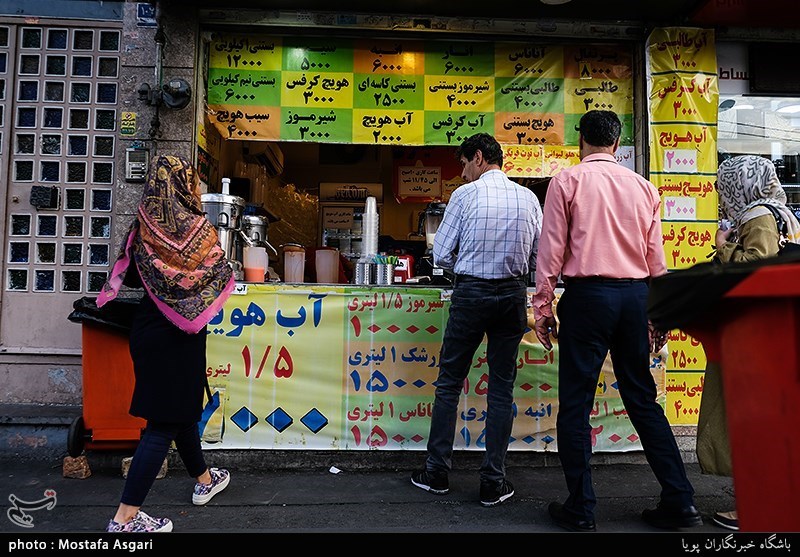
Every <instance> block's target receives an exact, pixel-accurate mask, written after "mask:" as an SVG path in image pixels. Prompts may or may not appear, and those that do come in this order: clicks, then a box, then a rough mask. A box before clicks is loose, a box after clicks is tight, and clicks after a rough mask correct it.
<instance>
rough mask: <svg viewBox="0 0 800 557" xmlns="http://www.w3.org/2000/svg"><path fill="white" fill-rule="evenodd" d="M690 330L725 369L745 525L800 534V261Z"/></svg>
mask: <svg viewBox="0 0 800 557" xmlns="http://www.w3.org/2000/svg"><path fill="white" fill-rule="evenodd" d="M682 329H683V330H684V331H685V332H687V333H688V334H690V335H692V336H694V337H695V338H697V339H698V340H700V341H701V342H702V343H703V348H704V349H705V352H706V357H707V359H708V360H709V361H712V362H717V363H719V365H720V368H721V371H722V374H723V388H724V392H725V405H726V410H727V419H728V431H729V435H730V441H731V457H732V462H733V481H734V489H735V495H736V508H737V512H738V515H739V527H740V530H742V531H748V532H800V512H798V511H797V502H798V501H800V474H798V470H800V434H799V433H798V429H799V428H800V356H799V355H798V351H799V350H800V264H794V263H793V264H788V265H787V264H781V265H770V266H764V267H761V268H759V269H757V270H756V271H754V272H753V273H752V274H750V275H749V276H747V277H746V278H745V279H744V280H742V281H741V282H740V283H739V284H738V285H736V286H734V287H733V288H732V289H731V290H729V291H728V292H727V293H726V294H725V295H724V296H723V297H722V299H721V300H720V301H719V302H718V303H717V305H716V307H715V310H714V311H713V312H709V314H707V315H705V316H704V317H703V318H701V319H697V320H695V321H694V322H692V323H690V324H688V325H686V326H684V327H682Z"/></svg>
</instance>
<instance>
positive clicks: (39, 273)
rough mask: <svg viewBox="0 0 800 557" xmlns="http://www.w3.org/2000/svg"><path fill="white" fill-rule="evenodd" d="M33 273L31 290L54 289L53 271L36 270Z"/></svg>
mask: <svg viewBox="0 0 800 557" xmlns="http://www.w3.org/2000/svg"><path fill="white" fill-rule="evenodd" d="M33 275H34V285H33V290H34V291H35V292H53V291H55V278H56V272H55V271H50V270H47V271H44V270H38V269H37V270H36V271H34V273H33Z"/></svg>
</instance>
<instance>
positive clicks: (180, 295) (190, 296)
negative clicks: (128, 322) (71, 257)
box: [97, 155, 235, 333]
mask: <svg viewBox="0 0 800 557" xmlns="http://www.w3.org/2000/svg"><path fill="white" fill-rule="evenodd" d="M131 261H133V262H135V264H136V269H133V271H132V272H136V271H137V270H138V272H139V276H140V277H141V279H142V283H143V284H144V288H145V291H146V292H147V295H149V296H150V298H151V299H152V300H153V302H155V304H156V306H158V308H159V309H160V310H161V312H162V313H163V314H164V315H165V316H166V317H167V319H169V320H170V321H171V322H172V323H174V324H175V325H177V326H178V327H180V328H181V329H182V330H184V331H186V332H187V333H196V332H198V331H200V330H201V329H202V328H203V327H205V326H206V325H207V324H208V322H209V321H210V320H211V319H212V318H213V317H214V316H215V315H216V314H217V313H218V312H219V310H220V308H221V307H222V305H223V303H224V302H225V300H226V299H227V298H228V297H229V296H230V294H231V292H232V291H233V287H234V285H235V281H234V278H233V272H232V270H231V268H230V266H229V265H228V262H227V260H226V258H225V252H224V251H223V249H222V247H221V246H220V244H219V238H218V236H217V230H216V229H215V228H214V226H213V225H212V224H211V222H209V220H208V219H207V218H206V217H205V215H204V214H203V209H202V204H201V202H200V190H199V184H198V179H197V174H196V172H195V170H194V168H193V167H192V165H191V164H190V163H189V162H188V161H186V160H184V159H182V158H179V157H174V156H169V155H161V156H157V157H154V159H153V161H152V163H151V167H150V173H149V175H148V180H147V183H146V184H145V187H144V190H143V192H142V199H141V201H140V202H139V208H138V210H137V218H136V220H134V221H133V223H132V224H131V228H130V231H129V233H128V236H127V241H126V242H125V244H124V245H123V246H122V247H121V249H120V254H119V257H118V258H117V261H116V263H115V264H114V267H113V269H112V271H111V275H110V277H109V279H108V281H107V282H106V283H105V285H103V288H102V290H101V292H100V294H99V295H98V297H97V306H98V307H102V305H103V304H105V303H106V302H108V301H109V300H112V299H114V298H115V297H116V296H117V294H118V293H119V290H120V288H121V287H122V283H123V280H124V278H125V274H126V272H128V271H129V268H130V263H131Z"/></svg>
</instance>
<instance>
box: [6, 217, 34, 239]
mask: <svg viewBox="0 0 800 557" xmlns="http://www.w3.org/2000/svg"><path fill="white" fill-rule="evenodd" d="M30 235H31V216H30V215H11V236H30Z"/></svg>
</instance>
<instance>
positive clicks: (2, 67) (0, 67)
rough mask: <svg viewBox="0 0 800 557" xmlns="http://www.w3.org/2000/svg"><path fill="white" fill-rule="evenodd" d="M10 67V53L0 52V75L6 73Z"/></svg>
mask: <svg viewBox="0 0 800 557" xmlns="http://www.w3.org/2000/svg"><path fill="white" fill-rule="evenodd" d="M7 67H8V53H7V52H0V73H6V68H7Z"/></svg>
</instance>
